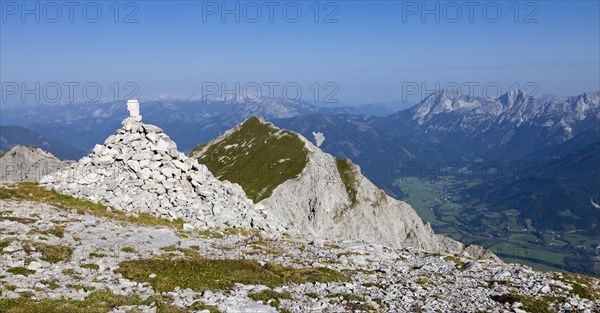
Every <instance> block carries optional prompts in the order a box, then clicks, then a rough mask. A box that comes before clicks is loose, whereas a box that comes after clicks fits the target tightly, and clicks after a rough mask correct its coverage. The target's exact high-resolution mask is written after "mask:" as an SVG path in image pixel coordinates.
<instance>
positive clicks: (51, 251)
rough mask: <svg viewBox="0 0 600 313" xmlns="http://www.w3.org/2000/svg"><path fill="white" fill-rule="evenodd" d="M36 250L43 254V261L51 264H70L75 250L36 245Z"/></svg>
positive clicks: (37, 243) (42, 244) (57, 246)
mask: <svg viewBox="0 0 600 313" xmlns="http://www.w3.org/2000/svg"><path fill="white" fill-rule="evenodd" d="M34 246H35V249H36V250H38V251H40V252H41V253H42V257H41V259H42V260H43V261H46V262H49V263H58V262H69V261H71V258H72V257H73V248H71V247H69V246H61V245H50V244H45V243H39V242H36V243H34Z"/></svg>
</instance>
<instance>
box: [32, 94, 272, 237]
mask: <svg viewBox="0 0 600 313" xmlns="http://www.w3.org/2000/svg"><path fill="white" fill-rule="evenodd" d="M128 109H129V111H130V113H131V116H130V117H128V118H127V119H125V120H124V121H123V123H122V125H123V127H122V128H121V129H119V130H118V131H117V132H116V133H115V134H114V135H111V136H110V137H108V138H107V139H106V141H105V142H104V144H103V145H96V147H95V148H94V150H93V152H92V153H91V154H90V155H89V156H87V157H84V158H82V159H81V160H79V162H77V163H75V164H73V165H72V166H70V167H69V168H65V169H61V170H59V171H58V172H56V173H54V174H51V175H48V176H46V177H45V178H44V179H43V180H42V181H41V183H42V184H43V185H45V186H47V188H49V189H54V190H56V191H58V192H60V193H65V194H69V195H73V196H75V197H78V198H83V199H88V200H91V201H94V202H100V203H103V204H106V205H108V206H110V207H113V208H115V209H118V210H123V211H126V212H133V213H139V212H144V213H150V214H153V215H156V216H161V217H166V218H169V219H177V218H181V219H183V220H184V221H186V222H187V223H189V224H191V225H192V226H196V227H212V226H241V227H256V228H260V229H269V228H271V227H272V226H273V225H271V224H269V223H267V222H266V220H265V218H264V216H263V215H262V214H260V212H257V211H255V209H254V204H253V203H252V202H251V201H250V200H249V199H248V198H247V197H246V195H245V193H244V191H243V190H242V188H241V187H240V186H239V185H237V184H232V183H230V182H228V181H224V182H221V181H219V180H217V179H216V178H215V177H214V176H213V175H212V174H211V173H210V171H208V169H207V168H206V166H204V165H200V164H198V163H197V162H196V160H194V159H191V158H188V157H186V156H185V155H184V154H183V153H181V152H179V151H178V150H177V146H176V144H175V143H174V142H173V141H172V140H171V139H170V138H169V137H168V136H167V135H166V134H165V133H163V131H162V130H161V129H160V128H158V127H156V126H153V125H147V124H143V123H141V116H140V115H139V108H136V106H135V105H133V106H131V105H130V104H129V103H128ZM273 227H274V226H273Z"/></svg>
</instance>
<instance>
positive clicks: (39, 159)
mask: <svg viewBox="0 0 600 313" xmlns="http://www.w3.org/2000/svg"><path fill="white" fill-rule="evenodd" d="M66 164H67V163H66V162H63V161H61V160H59V159H57V158H56V157H55V156H54V155H52V153H50V152H46V151H44V150H42V149H40V148H36V147H25V146H15V147H13V148H12V149H10V150H9V151H8V152H6V153H5V154H4V155H3V156H2V157H1V158H0V182H37V181H39V180H40V179H42V178H43V177H44V176H46V175H48V174H49V173H52V172H54V171H56V170H57V169H59V168H61V167H64V166H65V165H66Z"/></svg>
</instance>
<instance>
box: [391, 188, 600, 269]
mask: <svg viewBox="0 0 600 313" xmlns="http://www.w3.org/2000/svg"><path fill="white" fill-rule="evenodd" d="M396 184H397V186H398V187H399V188H401V189H402V191H403V192H404V201H406V202H407V203H409V204H410V205H411V206H412V207H413V208H414V209H415V210H416V211H417V213H418V214H419V216H420V217H421V218H422V219H423V220H424V221H427V222H429V223H430V224H431V226H432V228H433V229H434V230H435V231H436V232H437V233H440V234H444V235H446V236H449V237H451V238H453V239H455V240H458V241H461V242H465V243H471V244H478V245H482V246H484V247H486V248H488V249H490V250H491V251H492V252H494V253H495V254H496V255H498V256H499V257H500V258H501V259H503V260H504V261H506V262H518V263H523V264H527V265H530V266H532V267H533V268H536V269H539V270H544V271H575V272H581V273H586V274H588V275H593V276H598V275H600V262H599V261H598V255H599V251H598V248H599V245H600V237H598V236H595V235H590V234H589V233H586V232H582V231H577V230H573V231H556V230H537V229H535V228H534V227H531V226H530V227H527V225H526V223H525V225H524V223H522V222H521V219H520V217H519V214H520V211H519V210H517V209H504V210H497V209H494V208H490V207H486V206H485V205H484V204H482V203H474V204H471V205H468V204H466V201H465V199H464V198H461V191H463V190H464V189H466V186H467V185H474V184H477V182H474V181H472V180H469V181H461V180H458V179H455V178H448V177H445V178H440V179H437V180H426V179H421V178H419V177H402V178H400V179H398V180H396ZM529 222H530V221H529Z"/></svg>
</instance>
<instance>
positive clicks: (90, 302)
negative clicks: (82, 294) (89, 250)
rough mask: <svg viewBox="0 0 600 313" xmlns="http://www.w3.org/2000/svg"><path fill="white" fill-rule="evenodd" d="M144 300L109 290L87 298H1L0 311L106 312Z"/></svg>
mask: <svg viewBox="0 0 600 313" xmlns="http://www.w3.org/2000/svg"><path fill="white" fill-rule="evenodd" d="M139 304H143V302H142V301H141V300H140V299H139V298H138V297H137V296H123V295H115V294H113V293H111V292H110V291H107V290H99V291H95V292H93V293H91V294H90V295H89V296H88V297H87V298H86V299H85V300H83V301H76V300H71V299H65V298H62V299H56V300H51V299H48V298H46V299H43V300H40V301H35V300H31V299H26V298H18V299H0V311H1V312H6V313H36V312H45V313H63V312H73V313H84V312H91V313H104V312H109V311H111V310H113V309H114V308H116V307H119V306H125V305H139Z"/></svg>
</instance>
